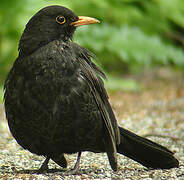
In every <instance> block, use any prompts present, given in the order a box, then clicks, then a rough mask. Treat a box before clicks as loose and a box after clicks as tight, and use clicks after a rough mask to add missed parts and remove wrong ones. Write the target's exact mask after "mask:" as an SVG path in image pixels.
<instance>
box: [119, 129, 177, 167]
mask: <svg viewBox="0 0 184 180" xmlns="http://www.w3.org/2000/svg"><path fill="white" fill-rule="evenodd" d="M119 129H120V136H121V143H120V144H119V145H118V146H117V151H118V153H120V154H123V155H125V156H127V157H129V158H131V159H133V160H134V161H137V162H139V163H140V164H142V165H143V166H146V167H147V168H153V169H170V168H174V167H179V162H178V160H177V159H176V158H175V157H174V156H173V154H174V153H173V152H171V151H170V150H168V149H167V148H166V147H163V146H161V145H159V144H157V143H154V142H152V141H150V140H148V139H146V138H143V137H140V136H138V135H136V134H134V133H132V132H130V131H128V130H126V129H123V128H121V127H119Z"/></svg>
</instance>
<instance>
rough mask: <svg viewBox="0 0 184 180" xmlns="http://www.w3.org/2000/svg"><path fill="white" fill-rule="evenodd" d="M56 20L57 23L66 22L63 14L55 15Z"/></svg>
mask: <svg viewBox="0 0 184 180" xmlns="http://www.w3.org/2000/svg"><path fill="white" fill-rule="evenodd" d="M56 22H57V23H59V24H64V23H65V22H66V19H65V17H64V16H57V17H56Z"/></svg>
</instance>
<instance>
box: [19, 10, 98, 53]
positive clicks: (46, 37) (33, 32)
mask: <svg viewBox="0 0 184 180" xmlns="http://www.w3.org/2000/svg"><path fill="white" fill-rule="evenodd" d="M98 22H99V21H98V20H97V19H94V18H90V17H85V16H77V15H75V14H74V13H73V12H72V11H71V10H70V9H68V8H65V7H63V6H48V7H45V8H43V9H41V10H40V11H38V12H37V13H36V14H35V15H34V16H33V17H32V18H31V19H30V20H29V22H28V23H27V25H26V28H25V30H24V32H23V34H22V36H21V39H20V43H19V51H20V52H21V54H24V55H28V54H30V53H32V52H33V51H35V50H37V49H38V48H40V47H41V46H43V45H46V44H47V43H49V42H51V41H53V40H56V39H60V40H62V41H67V40H69V39H72V37H73V34H74V32H75V30H76V27H78V26H81V25H87V24H94V23H98Z"/></svg>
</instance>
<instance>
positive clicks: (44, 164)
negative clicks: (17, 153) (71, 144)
mask: <svg viewBox="0 0 184 180" xmlns="http://www.w3.org/2000/svg"><path fill="white" fill-rule="evenodd" d="M49 160H50V157H46V159H45V161H44V162H43V164H42V165H41V167H40V169H39V172H43V171H47V170H48V169H49V168H48V163H49Z"/></svg>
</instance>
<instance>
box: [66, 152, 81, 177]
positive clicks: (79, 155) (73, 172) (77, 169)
mask: <svg viewBox="0 0 184 180" xmlns="http://www.w3.org/2000/svg"><path fill="white" fill-rule="evenodd" d="M81 154H82V153H81V152H79V153H78V156H77V161H76V163H75V166H74V168H73V169H72V170H71V171H68V172H66V175H79V174H80V172H79V164H80V157H81Z"/></svg>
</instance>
